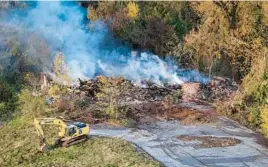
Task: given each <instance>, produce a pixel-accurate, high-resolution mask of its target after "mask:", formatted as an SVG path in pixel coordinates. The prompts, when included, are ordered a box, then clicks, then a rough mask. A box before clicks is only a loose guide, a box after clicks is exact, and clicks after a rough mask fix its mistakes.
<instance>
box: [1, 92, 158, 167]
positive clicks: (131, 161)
mask: <svg viewBox="0 0 268 167" xmlns="http://www.w3.org/2000/svg"><path fill="white" fill-rule="evenodd" d="M29 99H31V100H29ZM19 104H20V106H19V109H20V112H17V114H16V116H15V118H13V119H11V120H10V121H9V122H7V123H6V124H5V125H1V126H0V131H1V133H0V145H1V147H0V166H6V167H13V166H21V167H22V166H23V167H26V166H29V167H30V166H53V167H57V166H58V167H64V166H68V167H83V166H101V167H117V166H120V167H121V166H122V167H123V166H125V167H129V166H133V167H134V166H135V167H138V166H144V167H145V166H146V167H147V166H148V167H149V166H151V167H154V166H161V165H160V164H159V163H158V162H155V161H153V160H149V159H148V158H147V157H146V156H144V155H141V154H140V153H137V152H136V150H135V149H134V148H133V147H132V146H131V145H130V144H129V143H127V142H125V141H122V140H119V139H110V138H96V137H91V138H90V139H89V140H88V141H86V142H84V143H80V144H77V145H73V146H70V147H67V148H53V149H52V150H51V151H49V152H47V153H41V152H39V151H38V146H39V141H38V136H37V133H36V130H35V127H34V124H33V119H34V117H55V116H57V112H56V110H55V109H54V108H52V107H50V106H48V105H46V104H45V102H44V99H43V98H42V97H35V96H32V94H31V91H29V90H26V89H23V90H22V91H21V93H20V95H19ZM44 131H45V134H46V136H47V137H48V142H49V143H52V141H53V140H52V139H53V138H54V137H55V136H57V134H56V132H57V127H55V126H46V127H44ZM53 136H54V137H53Z"/></svg>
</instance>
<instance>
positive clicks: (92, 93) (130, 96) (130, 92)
mask: <svg viewBox="0 0 268 167" xmlns="http://www.w3.org/2000/svg"><path fill="white" fill-rule="evenodd" d="M102 77H104V76H99V77H96V78H95V79H89V80H85V81H82V80H80V79H79V86H74V87H72V88H71V89H70V90H69V91H70V92H72V93H75V94H79V95H84V96H88V97H91V98H93V99H94V98H96V94H97V93H98V92H100V87H101V84H102V82H101V79H102ZM108 82H110V83H109V85H113V86H114V87H118V89H122V90H123V89H124V90H125V91H124V92H123V94H124V95H125V96H124V98H126V99H127V101H134V100H136V101H163V100H164V98H165V97H166V96H167V95H170V94H172V93H173V92H176V91H178V90H179V89H180V88H181V87H180V86H179V85H167V86H161V85H157V84H153V83H150V82H144V83H143V85H142V86H137V85H135V84H134V83H132V82H131V81H129V80H126V79H124V78H110V79H109V80H108Z"/></svg>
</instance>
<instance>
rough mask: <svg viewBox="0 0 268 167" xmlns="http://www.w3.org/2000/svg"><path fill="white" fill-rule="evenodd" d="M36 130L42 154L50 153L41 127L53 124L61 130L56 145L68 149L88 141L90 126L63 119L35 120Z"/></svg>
mask: <svg viewBox="0 0 268 167" xmlns="http://www.w3.org/2000/svg"><path fill="white" fill-rule="evenodd" d="M34 124H35V128H36V130H37V134H38V136H39V138H40V142H41V146H40V150H41V151H42V152H45V151H48V150H49V146H48V144H47V142H46V138H45V134H44V131H43V129H42V126H41V125H45V124H50V125H51V124H52V125H56V126H58V128H59V134H58V139H57V140H56V141H55V145H58V146H63V147H67V146H70V145H73V144H76V143H80V142H83V141H85V140H87V137H88V133H89V125H88V124H86V123H83V122H71V121H67V120H64V119H63V118H35V119H34Z"/></svg>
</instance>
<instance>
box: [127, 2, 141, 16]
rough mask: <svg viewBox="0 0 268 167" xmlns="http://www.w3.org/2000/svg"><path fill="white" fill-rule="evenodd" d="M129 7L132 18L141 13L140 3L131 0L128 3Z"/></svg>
mask: <svg viewBox="0 0 268 167" xmlns="http://www.w3.org/2000/svg"><path fill="white" fill-rule="evenodd" d="M127 9H128V14H127V15H128V17H129V18H131V19H136V18H137V17H138V15H139V5H138V4H136V3H135V2H129V3H128V4H127Z"/></svg>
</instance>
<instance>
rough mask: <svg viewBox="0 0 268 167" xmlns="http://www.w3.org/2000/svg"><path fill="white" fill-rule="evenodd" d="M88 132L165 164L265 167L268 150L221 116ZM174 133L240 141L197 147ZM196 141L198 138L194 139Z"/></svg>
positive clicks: (104, 127)
mask: <svg viewBox="0 0 268 167" xmlns="http://www.w3.org/2000/svg"><path fill="white" fill-rule="evenodd" d="M90 135H97V136H107V137H118V138H121V139H124V140H127V141H129V142H132V143H134V144H135V145H136V146H138V147H139V148H141V149H143V150H144V151H145V152H147V153H148V154H149V155H151V156H152V157H153V158H155V159H156V160H158V161H159V162H161V163H162V164H163V165H164V166H167V167H184V166H185V167H186V166H187V167H189V166H191V167H201V166H202V167H203V166H215V167H225V166H226V167H267V166H268V149H267V148H266V147H265V146H263V145H261V144H258V142H257V139H256V134H255V133H254V132H253V131H251V130H249V129H247V128H245V127H243V126H240V125H239V124H237V123H236V122H234V121H231V120H229V119H227V118H224V117H221V118H220V120H219V122H218V123H217V124H216V125H204V124H201V125H190V126H189V125H188V126H184V125H181V124H180V123H179V122H178V121H159V122H155V123H150V124H144V125H139V126H138V127H137V128H125V127H112V126H108V125H104V124H100V125H94V126H92V130H91V132H90ZM178 135H190V136H214V137H234V138H236V139H239V140H241V143H239V144H237V145H234V146H229V147H213V148H199V147H196V145H195V142H194V143H189V142H184V141H181V140H178V139H177V136H178ZM197 142H198V141H197Z"/></svg>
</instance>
